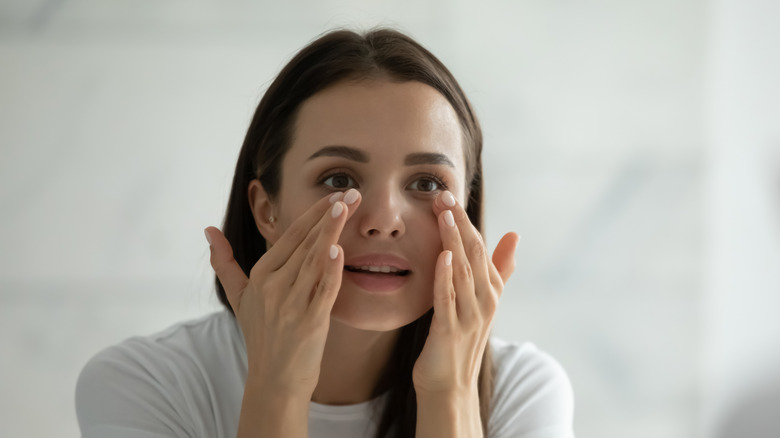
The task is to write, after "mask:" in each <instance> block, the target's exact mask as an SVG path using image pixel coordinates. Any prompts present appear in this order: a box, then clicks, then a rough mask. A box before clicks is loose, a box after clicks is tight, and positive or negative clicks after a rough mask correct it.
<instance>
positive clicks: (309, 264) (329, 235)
mask: <svg viewBox="0 0 780 438" xmlns="http://www.w3.org/2000/svg"><path fill="white" fill-rule="evenodd" d="M347 213H348V211H347V207H346V204H344V203H343V202H341V201H339V202H336V203H335V204H333V207H332V208H331V210H330V212H328V213H326V215H325V217H323V219H322V220H323V221H324V222H323V224H322V228H321V231H320V232H319V234H318V236H317V240H316V241H315V243H314V245H312V247H311V248H310V249H309V250H308V252H307V253H306V254H305V257H304V259H303V262H302V263H301V265H300V267H298V268H297V269H295V264H294V263H292V262H291V263H288V265H290V266H287V265H286V266H285V267H284V268H283V269H284V270H285V272H290V273H293V272H294V273H295V277H294V280H293V287H292V291H293V294H294V296H293V297H292V298H293V299H294V300H295V301H297V302H299V303H300V304H299V305H302V306H304V307H305V306H306V305H308V304H309V301H310V300H311V294H312V293H313V291H314V290H315V289H317V288H318V284H319V283H321V282H322V281H323V274H324V272H325V271H326V270H327V269H328V268H329V267H330V265H332V263H331V262H330V259H329V258H328V259H326V258H325V257H324V256H323V255H324V254H328V255H331V253H330V251H331V248H332V247H333V246H334V245H335V244H336V243H338V240H339V236H340V235H341V231H342V230H343V229H344V223H346V221H347ZM302 248H303V246H301V247H299V248H298V250H302ZM298 250H296V255H297V254H299V253H300V254H303V252H302V251H300V252H299V251H298ZM291 261H292V260H291ZM343 268H344V265H343V263H342V265H341V269H342V270H343ZM339 278H340V277H339ZM338 286H339V287H341V282H340V281H339V284H338Z"/></svg>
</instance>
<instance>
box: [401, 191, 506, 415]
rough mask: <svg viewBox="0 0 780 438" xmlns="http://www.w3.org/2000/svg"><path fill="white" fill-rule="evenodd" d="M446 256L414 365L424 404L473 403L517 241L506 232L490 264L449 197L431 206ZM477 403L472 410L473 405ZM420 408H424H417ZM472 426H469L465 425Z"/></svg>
mask: <svg viewBox="0 0 780 438" xmlns="http://www.w3.org/2000/svg"><path fill="white" fill-rule="evenodd" d="M433 210H434V213H435V214H436V215H437V217H438V220H439V232H440V234H441V240H442V245H443V248H444V251H442V253H441V254H439V259H438V261H437V263H436V276H435V279H434V286H433V289H434V293H433V311H434V313H433V320H432V322H431V329H430V332H429V334H428V339H427V340H426V342H425V346H424V347H423V350H422V352H421V353H420V356H419V358H418V359H417V362H416V363H415V365H414V371H413V380H414V387H415V390H416V392H417V394H418V402H419V400H420V399H421V398H422V399H437V400H444V399H446V400H447V401H448V402H449V403H450V405H451V403H452V402H453V401H454V400H456V399H457V400H466V402H465V404H461V405H462V406H463V405H467V406H468V409H469V410H470V411H473V410H476V412H475V414H476V419H477V423H478V419H479V405H478V401H476V400H475V399H476V395H477V388H478V377H479V369H480V366H481V364H482V354H483V352H484V351H485V345H486V344H487V341H488V336H489V334H490V328H491V325H492V322H493V316H494V315H495V312H496V307H497V305H498V299H499V297H500V296H501V292H502V291H503V288H504V284H505V283H506V281H507V280H508V279H509V276H510V275H511V274H512V271H513V270H514V266H515V261H514V252H515V248H516V246H517V242H518V240H519V237H518V236H517V234H515V233H507V234H505V235H504V237H503V238H502V239H501V241H500V242H499V243H498V246H497V247H496V250H495V251H494V253H493V258H492V261H491V260H490V259H489V258H488V253H487V249H486V248H485V243H484V242H483V240H482V236H481V235H480V233H479V231H477V229H476V228H474V226H473V225H472V224H471V222H470V221H469V218H468V215H467V214H466V211H465V210H464V209H463V207H462V206H461V205H460V204H458V203H456V201H455V198H454V197H453V196H452V194H450V193H449V192H443V193H442V194H441V195H439V197H437V199H436V200H435V201H434V203H433ZM475 403H476V406H474V405H475ZM420 409H423V407H421V408H420ZM469 424H470V426H474V422H473V421H469Z"/></svg>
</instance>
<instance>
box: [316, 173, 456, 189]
mask: <svg viewBox="0 0 780 438" xmlns="http://www.w3.org/2000/svg"><path fill="white" fill-rule="evenodd" d="M334 176H346V177H347V178H349V179H351V180H352V181H354V182H355V183H356V184H357V178H355V177H354V176H352V175H351V174H350V173H349V172H347V171H346V170H342V169H336V170H333V171H330V172H327V173H325V174H324V175H322V176H321V177H320V178H319V180H317V185H320V186H323V185H324V186H325V187H327V188H328V189H331V190H336V191H339V190H347V189H349V187H347V188H341V187H331V186H327V185H325V181H327V180H328V179H330V178H333V177H334ZM415 177H417V178H416V179H415V180H414V181H412V182H413V183H414V182H417V181H420V180H423V179H428V180H431V181H433V182H434V183H435V184H436V185H437V186H438V189H436V190H431V191H430V192H422V191H421V192H420V193H434V192H440V191H443V190H448V186H447V183H446V182H445V181H446V178H445V177H444V176H442V175H440V174H438V173H435V172H428V173H424V174H419V175H415Z"/></svg>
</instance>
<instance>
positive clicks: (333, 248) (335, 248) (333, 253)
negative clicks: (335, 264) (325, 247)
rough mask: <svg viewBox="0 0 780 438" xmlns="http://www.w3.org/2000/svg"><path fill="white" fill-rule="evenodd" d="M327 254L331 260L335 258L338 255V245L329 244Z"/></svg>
mask: <svg viewBox="0 0 780 438" xmlns="http://www.w3.org/2000/svg"><path fill="white" fill-rule="evenodd" d="M328 255H329V256H330V259H331V260H336V257H338V256H339V247H338V246H336V245H331V246H330V254H328Z"/></svg>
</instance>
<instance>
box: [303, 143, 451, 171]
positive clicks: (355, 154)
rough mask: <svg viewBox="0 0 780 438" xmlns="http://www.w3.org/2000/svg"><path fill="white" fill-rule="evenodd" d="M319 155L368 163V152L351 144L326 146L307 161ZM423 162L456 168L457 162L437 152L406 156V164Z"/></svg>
mask: <svg viewBox="0 0 780 438" xmlns="http://www.w3.org/2000/svg"><path fill="white" fill-rule="evenodd" d="M317 157H341V158H346V159H347V160H352V161H357V162H358V163H368V154H366V153H365V152H363V151H361V150H360V149H355V148H353V147H349V146H325V147H324V148H322V149H320V150H318V151H317V152H315V153H313V154H311V156H310V157H309V158H308V160H307V161H309V160H313V159H315V158H317ZM421 164H443V165H446V166H449V167H452V168H453V169H454V168H455V164H453V163H452V161H451V160H450V159H449V158H447V156H446V155H444V154H440V153H436V152H417V153H413V154H409V155H407V156H406V158H404V165H406V166H417V165H421Z"/></svg>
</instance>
